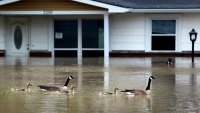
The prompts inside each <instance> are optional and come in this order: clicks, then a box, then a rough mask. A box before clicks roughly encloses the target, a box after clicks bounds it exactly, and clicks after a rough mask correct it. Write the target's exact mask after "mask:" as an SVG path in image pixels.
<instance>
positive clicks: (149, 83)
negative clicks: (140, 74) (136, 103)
mask: <svg viewBox="0 0 200 113" xmlns="http://www.w3.org/2000/svg"><path fill="white" fill-rule="evenodd" d="M150 87H151V79H150V78H149V82H148V85H147V88H146V90H150Z"/></svg>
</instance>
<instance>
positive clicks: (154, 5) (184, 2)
mask: <svg viewBox="0 0 200 113" xmlns="http://www.w3.org/2000/svg"><path fill="white" fill-rule="evenodd" d="M92 1H96V2H101V3H105V4H110V5H115V6H119V7H125V8H132V9H199V8H200V0H92Z"/></svg>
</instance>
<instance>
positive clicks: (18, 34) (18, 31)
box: [14, 26, 22, 49]
mask: <svg viewBox="0 0 200 113" xmlns="http://www.w3.org/2000/svg"><path fill="white" fill-rule="evenodd" d="M14 43H15V47H16V48H17V49H20V48H21V46H22V30H21V28H20V27H19V26H17V27H16V28H15V32H14Z"/></svg>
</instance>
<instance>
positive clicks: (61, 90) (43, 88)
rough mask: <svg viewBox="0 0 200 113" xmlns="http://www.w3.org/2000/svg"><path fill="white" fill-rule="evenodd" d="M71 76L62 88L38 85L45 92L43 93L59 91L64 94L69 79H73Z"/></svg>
mask: <svg viewBox="0 0 200 113" xmlns="http://www.w3.org/2000/svg"><path fill="white" fill-rule="evenodd" d="M73 78H74V77H73V76H69V77H68V78H67V81H66V82H65V85H64V86H63V87H59V86H53V85H38V87H40V89H42V90H45V91H59V92H64V91H67V85H68V83H69V81H70V80H71V79H73Z"/></svg>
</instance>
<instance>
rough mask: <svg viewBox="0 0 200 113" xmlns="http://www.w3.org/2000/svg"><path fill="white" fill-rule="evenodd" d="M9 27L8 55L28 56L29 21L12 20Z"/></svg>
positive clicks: (22, 19)
mask: <svg viewBox="0 0 200 113" xmlns="http://www.w3.org/2000/svg"><path fill="white" fill-rule="evenodd" d="M7 26H8V28H7V36H8V37H7V52H6V53H7V55H15V56H23V55H28V53H29V42H28V19H27V18H10V19H8V22H7Z"/></svg>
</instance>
